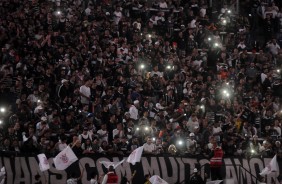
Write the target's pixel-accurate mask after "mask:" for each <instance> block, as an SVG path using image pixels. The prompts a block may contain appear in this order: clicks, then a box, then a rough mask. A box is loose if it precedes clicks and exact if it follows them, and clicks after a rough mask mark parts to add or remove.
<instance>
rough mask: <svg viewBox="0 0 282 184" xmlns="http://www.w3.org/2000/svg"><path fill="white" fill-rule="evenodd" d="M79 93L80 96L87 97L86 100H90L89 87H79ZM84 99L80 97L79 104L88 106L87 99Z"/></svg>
mask: <svg viewBox="0 0 282 184" xmlns="http://www.w3.org/2000/svg"><path fill="white" fill-rule="evenodd" d="M79 92H80V93H81V94H83V95H85V96H86V97H88V98H90V96H91V90H90V87H87V86H85V85H83V86H80V88H79ZM86 97H84V96H81V97H80V100H81V103H82V104H89V99H87V98H86Z"/></svg>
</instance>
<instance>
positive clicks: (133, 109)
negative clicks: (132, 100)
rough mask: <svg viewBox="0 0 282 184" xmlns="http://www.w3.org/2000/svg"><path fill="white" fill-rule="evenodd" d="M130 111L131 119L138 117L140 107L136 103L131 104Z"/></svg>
mask: <svg viewBox="0 0 282 184" xmlns="http://www.w3.org/2000/svg"><path fill="white" fill-rule="evenodd" d="M129 113H130V118H131V119H134V120H137V119H138V109H137V108H136V107H135V106H134V105H131V107H130V108H129Z"/></svg>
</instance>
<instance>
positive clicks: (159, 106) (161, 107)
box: [156, 103, 164, 109]
mask: <svg viewBox="0 0 282 184" xmlns="http://www.w3.org/2000/svg"><path fill="white" fill-rule="evenodd" d="M156 107H157V108H158V109H164V107H163V106H162V105H161V104H160V103H156Z"/></svg>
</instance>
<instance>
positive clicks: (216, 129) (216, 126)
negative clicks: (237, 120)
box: [212, 121, 222, 142]
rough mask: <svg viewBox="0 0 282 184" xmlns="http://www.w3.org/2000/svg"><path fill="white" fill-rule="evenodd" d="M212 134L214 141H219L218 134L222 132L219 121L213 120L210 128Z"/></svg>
mask: <svg viewBox="0 0 282 184" xmlns="http://www.w3.org/2000/svg"><path fill="white" fill-rule="evenodd" d="M212 134H213V136H214V137H215V139H216V141H217V142H219V141H220V135H221V134H222V129H221V127H220V126H219V122H217V121H216V122H215V123H214V125H213V128H212Z"/></svg>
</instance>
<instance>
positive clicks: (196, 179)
mask: <svg viewBox="0 0 282 184" xmlns="http://www.w3.org/2000/svg"><path fill="white" fill-rule="evenodd" d="M204 183H205V182H204V180H203V179H202V177H201V176H200V175H198V174H194V175H193V176H192V177H191V179H190V184H204Z"/></svg>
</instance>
